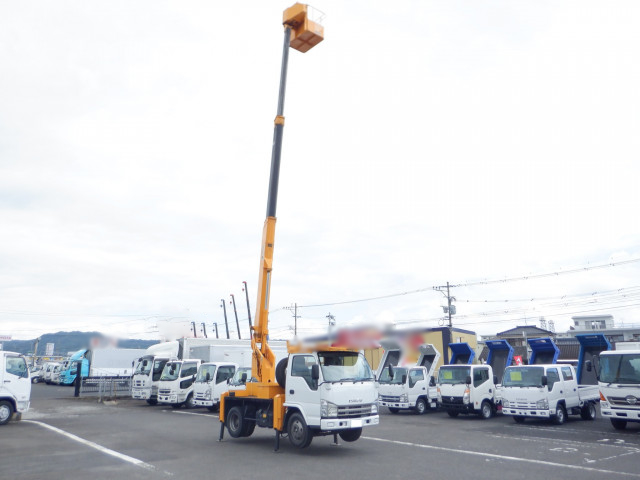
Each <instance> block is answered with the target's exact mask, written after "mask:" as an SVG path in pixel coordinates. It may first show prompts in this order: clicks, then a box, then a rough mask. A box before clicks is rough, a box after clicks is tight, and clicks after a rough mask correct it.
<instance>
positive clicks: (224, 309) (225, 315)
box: [220, 298, 229, 340]
mask: <svg viewBox="0 0 640 480" xmlns="http://www.w3.org/2000/svg"><path fill="white" fill-rule="evenodd" d="M220 301H221V302H222V303H221V304H220V306H221V307H222V310H223V311H224V326H225V327H227V340H229V322H228V321H227V306H226V305H225V304H224V298H222V299H220Z"/></svg>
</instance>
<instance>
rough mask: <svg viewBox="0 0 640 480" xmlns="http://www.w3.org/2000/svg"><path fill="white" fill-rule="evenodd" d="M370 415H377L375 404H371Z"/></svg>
mask: <svg viewBox="0 0 640 480" xmlns="http://www.w3.org/2000/svg"><path fill="white" fill-rule="evenodd" d="M371 413H373V414H376V413H378V405H376V404H375V403H372V404H371Z"/></svg>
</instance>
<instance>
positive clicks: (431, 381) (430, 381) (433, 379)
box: [429, 375, 436, 387]
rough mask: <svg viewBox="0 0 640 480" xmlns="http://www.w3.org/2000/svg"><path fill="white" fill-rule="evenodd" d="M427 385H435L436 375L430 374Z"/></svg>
mask: <svg viewBox="0 0 640 480" xmlns="http://www.w3.org/2000/svg"><path fill="white" fill-rule="evenodd" d="M429 386H430V387H435V386H436V377H434V376H433V375H431V378H430V379H429Z"/></svg>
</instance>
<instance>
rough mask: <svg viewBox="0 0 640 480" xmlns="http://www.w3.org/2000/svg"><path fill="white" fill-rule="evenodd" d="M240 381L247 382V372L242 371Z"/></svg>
mask: <svg viewBox="0 0 640 480" xmlns="http://www.w3.org/2000/svg"><path fill="white" fill-rule="evenodd" d="M240 383H247V374H246V373H243V374H242V376H241V377H240Z"/></svg>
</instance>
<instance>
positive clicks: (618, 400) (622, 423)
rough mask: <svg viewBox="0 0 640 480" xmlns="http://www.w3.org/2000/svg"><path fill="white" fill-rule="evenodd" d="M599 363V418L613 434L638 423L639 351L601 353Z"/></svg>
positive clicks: (639, 419) (639, 411) (639, 397)
mask: <svg viewBox="0 0 640 480" xmlns="http://www.w3.org/2000/svg"><path fill="white" fill-rule="evenodd" d="M616 348H617V346H616ZM598 363H599V365H598V368H597V370H598V386H599V389H600V412H601V413H602V416H603V417H606V418H609V420H611V425H613V428H615V429H616V430H624V429H625V428H626V427H627V423H628V422H640V350H626V349H625V350H613V351H607V352H602V353H601V354H600V356H599V361H598Z"/></svg>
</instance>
